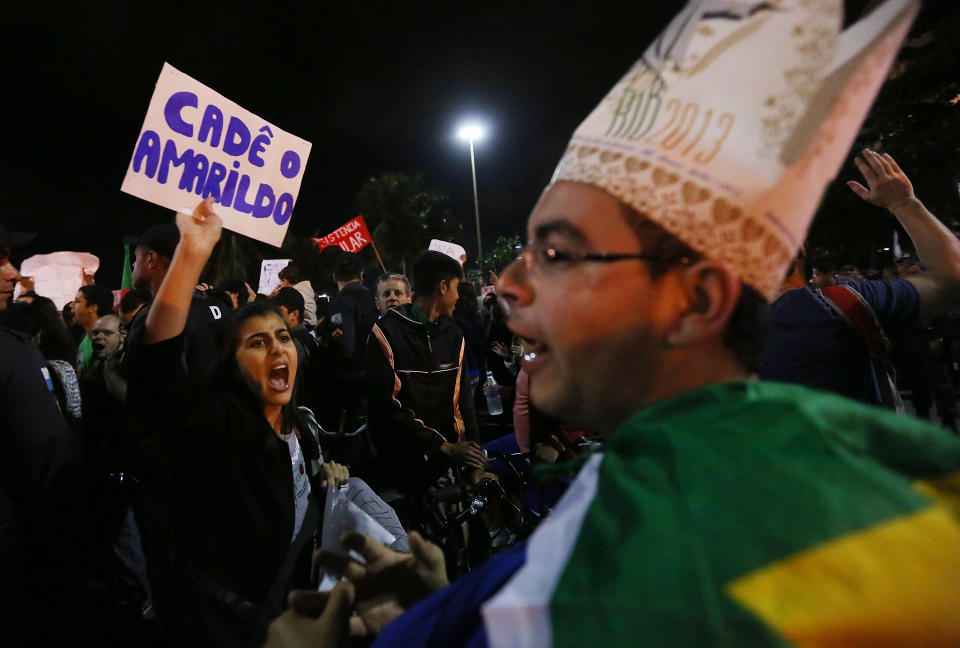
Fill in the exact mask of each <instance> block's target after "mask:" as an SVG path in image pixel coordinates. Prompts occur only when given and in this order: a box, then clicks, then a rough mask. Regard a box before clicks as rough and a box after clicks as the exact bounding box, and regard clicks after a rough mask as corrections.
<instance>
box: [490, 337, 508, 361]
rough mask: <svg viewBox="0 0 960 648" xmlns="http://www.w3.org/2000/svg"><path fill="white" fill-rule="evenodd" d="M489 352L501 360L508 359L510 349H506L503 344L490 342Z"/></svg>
mask: <svg viewBox="0 0 960 648" xmlns="http://www.w3.org/2000/svg"><path fill="white" fill-rule="evenodd" d="M490 350H491V351H493V352H494V353H496V354H497V355H498V356H500V357H501V358H509V357H510V349H508V348H507V345H505V344H504V343H503V342H497V341H495V342H492V343H491V344H490Z"/></svg>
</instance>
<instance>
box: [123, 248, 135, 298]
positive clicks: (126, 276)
mask: <svg viewBox="0 0 960 648" xmlns="http://www.w3.org/2000/svg"><path fill="white" fill-rule="evenodd" d="M131 288H133V266H132V265H130V246H129V245H124V246H123V276H122V277H121V278H120V290H122V291H124V292H125V291H127V290H130V289H131Z"/></svg>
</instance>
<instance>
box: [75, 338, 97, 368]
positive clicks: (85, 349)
mask: <svg viewBox="0 0 960 648" xmlns="http://www.w3.org/2000/svg"><path fill="white" fill-rule="evenodd" d="M91 359H93V341H92V340H91V339H90V336H89V335H84V336H83V339H82V340H80V345H79V346H78V347H77V368H78V369H80V370H83V369H86V368H87V366H88V365H89V364H90V360H91Z"/></svg>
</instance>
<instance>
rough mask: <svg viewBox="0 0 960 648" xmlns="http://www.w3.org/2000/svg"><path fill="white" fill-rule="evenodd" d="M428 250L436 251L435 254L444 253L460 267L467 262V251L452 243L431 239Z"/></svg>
mask: <svg viewBox="0 0 960 648" xmlns="http://www.w3.org/2000/svg"><path fill="white" fill-rule="evenodd" d="M427 249H428V250H434V251H435V252H442V253H444V254H446V255H447V256H448V257H450V258H451V259H455V260H456V261H457V263H459V264H460V265H463V264H464V263H466V262H467V251H466V250H464V249H463V246H462V245H457V244H456V243H451V242H450V241H441V240H440V239H431V240H430V247H428V248H427Z"/></svg>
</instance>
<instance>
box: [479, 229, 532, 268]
mask: <svg viewBox="0 0 960 648" xmlns="http://www.w3.org/2000/svg"><path fill="white" fill-rule="evenodd" d="M521 245H522V243H521V242H520V236H519V235H517V234H513V235H512V236H503V235H500V236H498V237H497V242H496V244H494V246H493V249H492V250H490V251H488V252H487V253H486V254H484V255H483V258H482V259H481V260H480V265H481V266H483V269H484V270H493V271H494V272H496V273H497V274H500V273H501V272H503V269H504V268H506V267H507V266H508V265H510V263H512V262H513V260H514V259H516V258H517V251H518V250H519V249H520V246H521Z"/></svg>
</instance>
